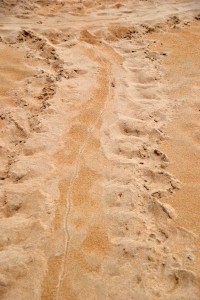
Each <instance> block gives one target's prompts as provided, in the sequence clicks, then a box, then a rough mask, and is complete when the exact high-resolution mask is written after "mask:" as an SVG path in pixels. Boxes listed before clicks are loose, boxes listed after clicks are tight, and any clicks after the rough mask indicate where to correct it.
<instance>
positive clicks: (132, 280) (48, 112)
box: [0, 0, 200, 300]
mask: <svg viewBox="0 0 200 300" xmlns="http://www.w3.org/2000/svg"><path fill="white" fill-rule="evenodd" d="M0 8H1V12H0V13H1V16H2V21H1V27H0V51H1V53H2V56H1V59H0V63H1V65H0V76H1V77H2V78H3V80H2V82H3V89H2V91H3V92H2V93H0V97H1V99H0V100H1V102H0V103H2V104H1V110H2V113H1V121H2V122H1V123H2V124H1V134H2V145H1V158H2V162H3V164H2V170H1V187H2V189H1V203H0V205H1V207H0V209H1V219H0V222H1V233H2V234H1V236H2V239H0V246H1V252H0V270H1V276H0V293H1V298H2V299H20V300H21V299H59V300H61V299H116V300H117V299H127V300H129V299H170V300H171V299H188V295H189V296H190V299H199V297H200V291H199V286H198V279H199V274H198V270H196V269H195V267H194V264H195V262H194V258H195V254H196V255H198V253H197V249H196V245H195V243H196V235H195V233H193V232H192V231H191V230H190V228H189V227H187V226H184V227H186V228H183V227H181V226H179V224H177V222H176V221H175V220H176V217H177V214H179V211H178V210H176V211H175V210H174V209H173V207H172V206H171V205H169V203H166V199H168V198H169V197H170V195H178V193H177V190H179V189H180V190H181V188H182V178H179V176H178V174H175V175H176V176H177V178H176V177H175V176H174V175H173V173H174V172H173V170H172V174H171V173H169V169H168V165H169V162H170V161H169V158H168V157H167V155H166V153H165V150H163V149H162V148H160V143H161V142H163V141H164V140H165V139H166V129H165V128H166V125H167V124H168V122H169V121H170V120H171V119H172V118H173V117H174V115H175V113H176V111H177V108H179V106H180V105H181V104H182V102H181V101H182V98H181V95H180V94H179V92H177V91H176V97H177V99H178V100H179V101H178V100H177V101H174V99H173V97H170V94H169V91H173V88H175V89H176V88H177V86H176V85H174V86H173V85H172V84H169V83H168V82H167V81H166V80H165V76H166V75H165V74H166V71H165V65H164V61H165V59H168V58H169V59H171V60H172V61H173V56H171V54H170V52H168V51H167V50H166V48H165V47H163V45H160V44H159V43H160V38H162V37H163V36H164V37H165V38H166V40H167V34H169V36H170V32H171V31H173V30H174V32H177V38H178V33H179V32H182V31H183V32H184V30H185V31H187V30H188V31H189V30H191V28H192V27H191V28H190V24H191V22H193V20H194V19H195V18H196V19H197V18H198V12H199V9H200V5H199V3H198V2H197V1H179V2H176V1H170V2H168V3H166V2H165V1H118V2H116V1H89V0H88V1H43V2H41V1H33V2H31V3H30V1H26V0H24V1H8V0H7V1H3V3H1V6H0ZM14 24H15V25H14ZM196 28H197V30H198V28H199V24H198V21H197V22H196ZM195 39H196V37H195V38H194V40H195ZM175 43H176V42H175ZM19 48H20V49H19ZM13 53H16V55H14V54H13ZM183 57H184V55H183ZM186 57H187V56H186ZM197 57H198V52H197ZM7 60H8V61H10V62H11V64H10V65H9V67H8V64H7V63H6V61H7ZM176 60H177V58H175V59H174V61H173V64H174V65H175V64H176ZM189 60H190V55H189V56H188V57H187V61H188V62H189ZM177 65H178V63H177ZM170 70H171V69H170ZM186 71H187V66H186ZM5 74H6V75H7V76H6V80H5ZM173 75H174V73H172V74H169V78H171V80H172V82H174V78H173ZM187 75H188V74H187ZM7 81H8V82H9V83H7ZM4 82H5V84H4ZM8 84H10V86H8ZM180 84H182V82H180ZM188 86H189V85H188ZM180 92H181V90H180ZM5 100H6V102H5ZM5 103H6V104H5ZM179 180H180V181H181V182H179ZM176 193H177V194H176ZM173 197H174V196H173ZM185 225H186V224H185Z"/></svg>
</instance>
